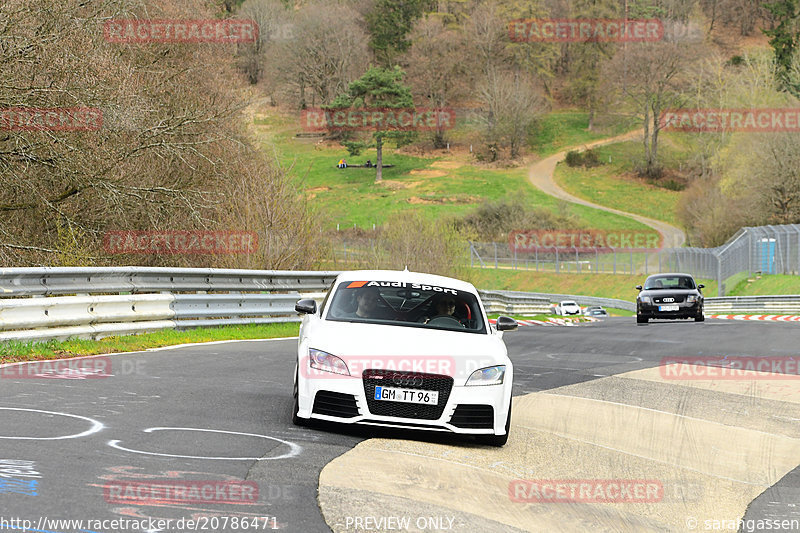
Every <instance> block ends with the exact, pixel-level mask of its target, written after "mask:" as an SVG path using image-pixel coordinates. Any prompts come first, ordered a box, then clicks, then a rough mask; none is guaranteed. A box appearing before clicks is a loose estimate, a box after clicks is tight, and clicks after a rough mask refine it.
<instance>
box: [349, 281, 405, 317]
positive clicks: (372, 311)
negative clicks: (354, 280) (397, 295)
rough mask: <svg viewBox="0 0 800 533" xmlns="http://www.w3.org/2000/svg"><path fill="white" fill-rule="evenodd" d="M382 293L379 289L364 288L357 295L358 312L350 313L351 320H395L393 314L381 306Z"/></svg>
mask: <svg viewBox="0 0 800 533" xmlns="http://www.w3.org/2000/svg"><path fill="white" fill-rule="evenodd" d="M380 300H381V292H380V290H378V288H377V287H362V288H360V289H358V292H357V293H356V303H357V307H356V310H355V311H354V312H352V313H349V317H350V318H377V319H380V320H394V319H395V317H394V316H392V315H391V313H389V312H387V311H386V310H385V309H383V308H381V307H380V306H379V302H380Z"/></svg>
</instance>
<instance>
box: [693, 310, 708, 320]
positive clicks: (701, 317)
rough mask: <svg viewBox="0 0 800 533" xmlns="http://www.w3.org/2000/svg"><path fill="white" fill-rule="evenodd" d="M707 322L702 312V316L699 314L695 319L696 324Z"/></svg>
mask: <svg viewBox="0 0 800 533" xmlns="http://www.w3.org/2000/svg"><path fill="white" fill-rule="evenodd" d="M705 320H706V316H705V315H704V314H703V311H700V314H698V315H697V316H696V317H694V321H695V322H705Z"/></svg>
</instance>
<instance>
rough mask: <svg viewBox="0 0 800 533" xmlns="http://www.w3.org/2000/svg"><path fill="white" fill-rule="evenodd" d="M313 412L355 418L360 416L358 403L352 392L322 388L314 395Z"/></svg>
mask: <svg viewBox="0 0 800 533" xmlns="http://www.w3.org/2000/svg"><path fill="white" fill-rule="evenodd" d="M311 412H313V413H316V414H318V415H328V416H338V417H339V418H353V417H354V416H358V405H357V404H356V398H355V396H353V395H352V394H342V393H339V392H330V391H326V390H321V391H319V392H318V393H317V395H316V396H315V397H314V407H313V408H312V409H311Z"/></svg>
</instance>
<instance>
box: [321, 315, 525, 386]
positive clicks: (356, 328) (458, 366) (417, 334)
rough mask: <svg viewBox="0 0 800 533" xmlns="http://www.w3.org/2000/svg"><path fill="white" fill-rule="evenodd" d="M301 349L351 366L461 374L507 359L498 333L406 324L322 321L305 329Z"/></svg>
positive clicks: (506, 361) (503, 362) (507, 362)
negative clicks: (305, 340) (305, 335)
mask: <svg viewBox="0 0 800 533" xmlns="http://www.w3.org/2000/svg"><path fill="white" fill-rule="evenodd" d="M306 347H307V348H316V349H318V350H322V351H324V352H328V353H330V354H333V355H336V356H338V357H340V358H342V359H343V360H344V361H345V363H347V364H348V367H349V368H350V369H351V370H353V369H354V368H355V369H362V370H363V369H364V368H394V369H398V370H416V371H421V372H432V373H446V374H448V375H452V376H454V377H456V376H462V377H465V376H468V374H469V373H470V372H471V371H473V370H475V369H477V368H485V367H487V366H492V365H497V364H509V363H510V361H509V360H508V356H507V351H506V346H505V344H504V343H503V341H502V339H501V338H500V337H499V336H498V335H493V334H479V333H466V332H459V331H444V330H431V329H425V328H415V327H407V326H386V325H376V324H360V323H354V322H336V321H329V320H324V321H320V322H318V323H317V324H316V327H315V328H314V329H313V332H309V335H308V337H307V346H306ZM437 369H438V370H441V372H439V371H437ZM445 369H447V370H445Z"/></svg>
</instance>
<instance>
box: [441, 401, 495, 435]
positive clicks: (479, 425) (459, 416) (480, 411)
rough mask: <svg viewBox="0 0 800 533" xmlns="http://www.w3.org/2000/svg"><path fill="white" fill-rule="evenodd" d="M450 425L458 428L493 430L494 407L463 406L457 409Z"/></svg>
mask: <svg viewBox="0 0 800 533" xmlns="http://www.w3.org/2000/svg"><path fill="white" fill-rule="evenodd" d="M450 423H451V424H453V425H454V426H455V427H457V428H465V429H492V428H493V427H494V407H492V406H491V405H473V404H461V405H459V406H458V407H456V411H455V413H453V418H451V419H450Z"/></svg>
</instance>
